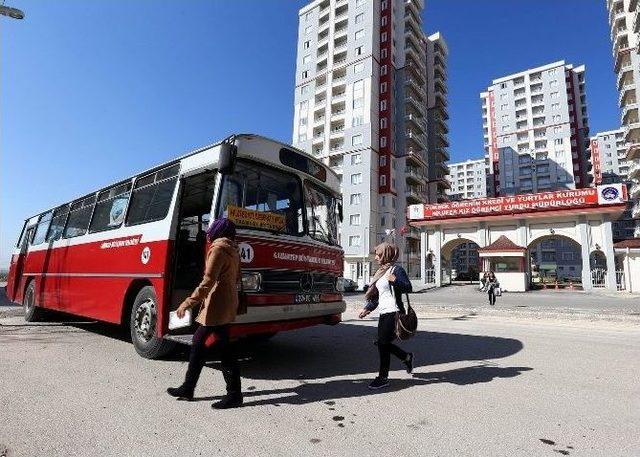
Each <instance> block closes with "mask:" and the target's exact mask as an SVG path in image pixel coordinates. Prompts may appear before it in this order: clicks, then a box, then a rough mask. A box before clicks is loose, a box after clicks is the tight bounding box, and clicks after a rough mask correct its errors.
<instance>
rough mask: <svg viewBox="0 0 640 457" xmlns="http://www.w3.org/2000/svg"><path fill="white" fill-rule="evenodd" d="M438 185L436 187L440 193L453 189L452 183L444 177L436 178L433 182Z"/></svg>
mask: <svg viewBox="0 0 640 457" xmlns="http://www.w3.org/2000/svg"><path fill="white" fill-rule="evenodd" d="M433 181H434V182H435V183H436V186H437V188H438V190H439V191H441V192H444V191H446V190H447V189H451V183H450V182H449V180H448V179H447V177H446V176H444V175H438V176H436V179H434V180H433Z"/></svg>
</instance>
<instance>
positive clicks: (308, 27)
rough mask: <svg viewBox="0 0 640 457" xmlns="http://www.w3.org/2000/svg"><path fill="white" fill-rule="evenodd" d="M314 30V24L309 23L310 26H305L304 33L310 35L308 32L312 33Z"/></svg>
mask: <svg viewBox="0 0 640 457" xmlns="http://www.w3.org/2000/svg"><path fill="white" fill-rule="evenodd" d="M312 30H313V26H311V25H308V26H306V27H305V28H304V33H305V34H306V35H308V34H310V33H311V31H312Z"/></svg>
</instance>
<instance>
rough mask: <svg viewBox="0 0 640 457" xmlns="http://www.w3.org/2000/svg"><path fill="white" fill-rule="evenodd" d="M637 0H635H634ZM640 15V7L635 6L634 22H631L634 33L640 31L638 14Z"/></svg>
mask: <svg viewBox="0 0 640 457" xmlns="http://www.w3.org/2000/svg"><path fill="white" fill-rule="evenodd" d="M632 1H635V0H632ZM639 15H640V8H637V7H636V8H635V10H634V13H633V21H632V22H633V23H632V24H631V28H632V29H633V33H638V32H640V19H638V16H639Z"/></svg>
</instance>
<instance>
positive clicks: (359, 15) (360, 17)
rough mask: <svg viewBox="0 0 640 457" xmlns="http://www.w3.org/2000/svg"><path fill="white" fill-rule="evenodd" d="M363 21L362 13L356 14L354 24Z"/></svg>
mask: <svg viewBox="0 0 640 457" xmlns="http://www.w3.org/2000/svg"><path fill="white" fill-rule="evenodd" d="M362 21H364V13H360V14H356V24H360V23H361V22H362Z"/></svg>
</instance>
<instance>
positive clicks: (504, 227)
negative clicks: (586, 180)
mask: <svg viewBox="0 0 640 457" xmlns="http://www.w3.org/2000/svg"><path fill="white" fill-rule="evenodd" d="M627 200H628V197H627V189H626V186H625V185H624V184H608V185H601V186H597V187H588V188H584V189H570V190H561V191H555V192H540V193H535V194H522V195H514V196H506V197H495V198H479V199H473V200H461V201H451V202H446V203H440V204H432V205H427V204H419V205H411V206H409V208H408V214H407V218H408V222H409V224H410V225H411V226H412V227H415V228H417V229H419V230H420V261H421V263H420V270H421V271H420V278H421V279H420V281H421V283H420V286H422V287H431V286H435V287H440V286H441V285H442V284H443V282H445V281H446V278H447V277H448V275H449V274H450V269H449V268H450V266H449V265H448V262H450V259H452V257H455V254H453V253H454V250H455V249H456V248H457V247H459V246H461V245H463V244H465V243H466V245H474V246H475V245H477V251H478V254H479V256H480V258H481V259H482V260H481V261H482V265H481V267H482V269H484V270H487V269H493V270H494V271H495V272H496V273H497V275H498V276H499V277H501V278H502V281H501V282H502V283H503V285H504V288H505V290H512V291H516V290H528V289H529V288H530V287H531V286H532V283H533V282H534V278H536V277H537V278H539V277H540V275H541V272H544V274H546V275H548V276H550V277H551V276H553V278H554V282H555V281H556V280H557V281H559V282H564V283H565V284H566V285H567V286H570V285H571V286H573V285H575V286H576V287H580V286H581V287H582V289H583V290H585V291H590V290H592V289H593V288H598V287H602V288H606V289H608V290H611V291H615V290H618V287H617V281H616V268H615V265H616V262H615V254H614V246H613V232H612V227H611V222H612V221H614V220H616V219H617V218H618V217H620V215H621V214H622V213H623V212H624V210H625V207H626V202H627ZM552 242H553V243H556V245H557V246H559V245H562V246H565V247H566V250H567V252H562V253H559V252H556V249H555V248H554V247H553V243H552ZM569 247H571V249H569ZM592 259H598V261H597V262H593V261H590V260H592ZM592 264H593V268H592ZM551 266H553V269H552V268H550V267H551ZM548 267H549V268H548ZM544 268H547V270H544ZM443 278H445V280H444V281H443Z"/></svg>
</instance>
